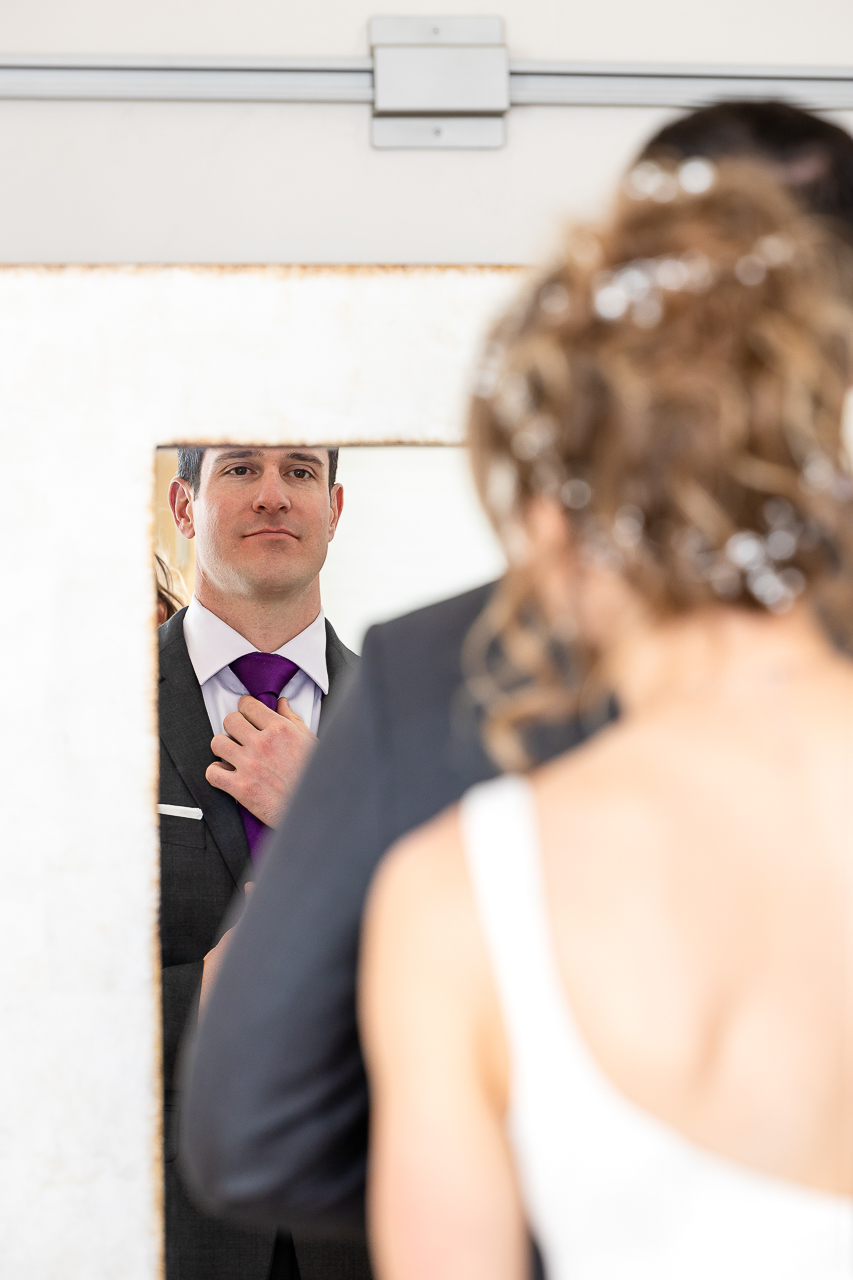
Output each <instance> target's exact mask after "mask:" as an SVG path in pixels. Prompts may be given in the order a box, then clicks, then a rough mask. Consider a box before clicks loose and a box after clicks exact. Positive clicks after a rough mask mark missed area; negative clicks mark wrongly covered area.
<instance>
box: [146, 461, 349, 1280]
mask: <svg viewBox="0 0 853 1280" xmlns="http://www.w3.org/2000/svg"><path fill="white" fill-rule="evenodd" d="M337 461H338V451H337V449H326V448H314V447H305V446H303V447H298V448H297V447H281V448H245V447H224V448H206V449H203V448H182V449H179V450H178V468H177V475H176V476H175V478H174V480H173V481H172V483H171V486H170V491H169V502H170V506H171V509H172V513H173V516H174V519H175V524H176V525H177V528H178V529H179V531H180V533H181V534H182V535H183V536H184V537H185V538H192V539H194V540H195V547H196V580H195V591H194V594H193V597H192V600H191V601H190V603H189V606H188V607H187V608H186V609H181V610H180V611H179V612H177V613H176V614H175V615H174V616H173V617H172V618H170V619H169V620H168V622H166V623H164V625H163V626H161V627H160V629H159V632H158V636H159V651H160V686H159V714H160V742H161V761H160V805H159V808H160V837H161V907H160V933H161V945H162V972H163V1069H164V1089H165V1134H166V1276H167V1280H273V1278H274V1280H331V1275H332V1273H331V1272H330V1271H329V1270H328V1268H326V1267H325V1265H324V1259H325V1257H326V1254H328V1250H326V1254H324V1253H323V1251H322V1250H320V1251H319V1252H318V1248H317V1246H316V1245H311V1246H309V1245H307V1244H306V1246H305V1247H304V1248H303V1249H302V1250H301V1253H302V1256H301V1257H300V1246H299V1244H298V1243H297V1244H295V1245H294V1242H293V1241H292V1240H291V1238H290V1237H289V1236H278V1237H276V1235H275V1233H273V1232H258V1231H243V1230H239V1229H236V1228H234V1227H231V1226H227V1225H224V1224H223V1223H221V1222H218V1221H217V1220H215V1219H213V1218H211V1217H208V1216H207V1215H206V1214H204V1213H202V1212H200V1211H199V1209H198V1208H196V1206H195V1205H194V1204H192V1203H191V1201H190V1200H189V1199H188V1198H187V1196H186V1194H185V1191H184V1189H183V1187H182V1185H181V1183H180V1179H179V1174H178V1172H177V1166H176V1156H177V1148H178V1134H179V1125H178V1097H177V1091H176V1087H175V1082H174V1072H175V1062H176V1057H177V1052H178V1045H179V1042H180V1038H181V1035H182V1033H183V1031H184V1028H185V1026H186V1025H187V1023H188V1022H192V1021H194V1019H195V1016H196V1013H197V1008H198V1000H199V993H201V998H202V999H204V998H205V996H206V993H207V991H208V989H209V987H210V985H211V982H212V978H213V975H214V973H215V971H216V967H217V966H218V964H219V962H220V961H221V957H222V954H223V952H224V949H225V947H226V946H227V941H228V935H227V934H225V935H223V919H224V917H225V915H226V913H227V911H228V908H229V905H230V904H231V902H232V899H233V897H234V895H235V893H236V892H237V891H238V890H242V889H244V888H245V887H246V886H247V885H248V884H250V883H251V882H252V880H253V877H254V871H255V868H256V866H257V863H258V860H259V858H260V857H261V856H262V850H263V845H264V842H265V838H266V836H267V835H268V833H269V831H270V829H271V828H273V827H275V826H276V825H277V823H278V822H279V820H280V819H281V816H282V814H283V812H284V809H285V806H286V805H287V802H288V799H289V797H290V795H291V793H292V792H293V790H294V789H295V787H296V784H297V782H298V780H299V778H300V776H301V774H302V771H303V769H304V767H305V765H306V763H307V761H308V758H309V756H310V754H311V752H312V750H313V747H314V744H315V742H316V740H317V735H318V733H321V734H322V732H323V727H324V725H325V724H326V723H327V720H328V715H329V711H330V709H331V707H332V706H333V704H334V702H335V701H336V699H337V698H339V697H340V695H341V693H342V691H343V688H344V686H345V685H346V684H347V682H348V679H349V678H350V677H351V676H352V674H353V673H354V671H355V667H356V665H357V658H356V656H355V654H353V653H351V652H350V651H349V650H348V649H347V648H346V647H345V646H344V645H343V644H342V643H341V641H340V640H339V639H338V637H337V635H336V634H335V632H334V630H333V628H332V626H331V624H330V623H329V622H328V621H327V620H326V619H325V617H324V615H323V610H322V605H321V600H320V584H319V573H320V570H321V568H322V566H323V563H324V562H325V559H326V553H327V550H328V546H329V543H330V542H331V540H332V538H333V537H334V535H335V531H336V529H337V526H338V521H339V519H340V516H341V511H342V508H343V489H342V487H341V485H340V484H337V483H336V470H337ZM356 1252H357V1251H356ZM347 1262H348V1263H349V1264H351V1265H352V1267H354V1268H356V1269H353V1270H352V1275H353V1276H354V1277H355V1276H356V1275H360V1274H362V1271H363V1273H364V1274H367V1272H366V1262H364V1264H363V1268H362V1270H358V1268H360V1267H361V1264H362V1258H361V1255H360V1254H359V1255H358V1256H357V1257H355V1258H352V1259H347Z"/></svg>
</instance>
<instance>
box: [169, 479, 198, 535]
mask: <svg viewBox="0 0 853 1280" xmlns="http://www.w3.org/2000/svg"><path fill="white" fill-rule="evenodd" d="M169 506H170V507H171V509H172V517H173V519H174V521H175V524H176V525H177V527H178V529H179V530H180V532H181V533H182V534H183V536H184V537H185V538H194V537H195V525H194V524H193V495H192V490H191V489H190V486H189V484H188V483H187V481H186V480H181V479H180V477H179V476H175V478H174V480H173V481H172V483H171V484H170V485H169Z"/></svg>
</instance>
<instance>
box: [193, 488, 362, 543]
mask: <svg viewBox="0 0 853 1280" xmlns="http://www.w3.org/2000/svg"><path fill="white" fill-rule="evenodd" d="M172 483H174V481H173V482H172ZM343 509H344V486H343V485H342V484H333V485H332V492H331V493H330V494H329V541H330V542H331V541H332V538H334V536H335V530H336V529H337V527H338V521H339V520H340V518H341V512H342V511H343Z"/></svg>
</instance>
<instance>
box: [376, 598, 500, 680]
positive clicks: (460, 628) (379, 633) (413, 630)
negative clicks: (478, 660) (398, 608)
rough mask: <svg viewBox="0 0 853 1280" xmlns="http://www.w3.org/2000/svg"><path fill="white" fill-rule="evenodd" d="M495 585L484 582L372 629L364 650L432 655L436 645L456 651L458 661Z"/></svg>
mask: <svg viewBox="0 0 853 1280" xmlns="http://www.w3.org/2000/svg"><path fill="white" fill-rule="evenodd" d="M494 588H495V583H494V582H487V583H484V584H483V586H481V587H475V588H474V589H473V590H472V591H465V592H463V593H462V594H461V595H458V596H451V597H449V599H447V600H439V601H437V603H435V604H429V605H425V606H424V607H423V608H422V609H414V610H413V611H412V612H411V613H405V614H403V615H402V616H401V617H399V618H392V619H391V621H390V622H381V623H379V624H378V625H377V626H375V627H371V628H370V630H369V631H368V633H367V637H366V638H365V648H366V647H367V646H368V644H369V645H370V646H371V648H374V647H376V648H381V649H384V650H386V651H389V650H390V651H392V652H398V653H412V654H413V655H414V654H415V653H417V652H419V651H423V650H428V651H430V652H432V651H433V646H434V645H435V644H440V645H442V647H443V648H446V649H447V650H448V651H455V656H456V659H457V661H458V656H459V650H460V649H461V646H462V641H463V640H464V639H465V636H466V635H467V634H468V632H469V631H470V629H471V627H472V626H473V625H474V622H475V621H476V619H477V618H478V617H479V615H480V614H481V613H482V611H483V609H484V608H485V606H486V603H487V601H488V599H489V597H490V595H491V594H492V592H493V591H494Z"/></svg>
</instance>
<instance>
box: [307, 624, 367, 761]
mask: <svg viewBox="0 0 853 1280" xmlns="http://www.w3.org/2000/svg"><path fill="white" fill-rule="evenodd" d="M357 667H358V656H357V654H354V653H353V652H352V650H351V649H348V648H347V647H346V645H345V644H344V643H343V642H342V641H341V640H339V639H338V636H337V634H336V632H335V629H334V627H333V626H332V624H331V622H329V619H328V618H327V619H326V670H327V671H328V673H329V692H328V693H327V694H326V696H325V698H324V699H323V701H322V704H321V706H320V723H319V724H318V726H317V734H318V736H319V735H320V734H321V733H322V732H323V730H324V729H325V727H326V725H327V724H328V721H329V716H330V715H331V713H332V712H333V711H334V709H335V707H336V706H337V705H338V703H339V702H340V700H341V698H342V697H343V695H344V693H345V692H346V689H347V686H348V685H349V683H350V681H351V680H352V678H353V676H354V675H355V672H356V669H357Z"/></svg>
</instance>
